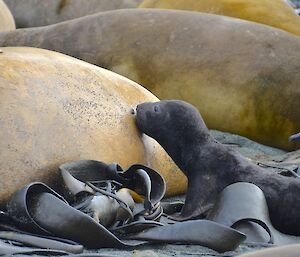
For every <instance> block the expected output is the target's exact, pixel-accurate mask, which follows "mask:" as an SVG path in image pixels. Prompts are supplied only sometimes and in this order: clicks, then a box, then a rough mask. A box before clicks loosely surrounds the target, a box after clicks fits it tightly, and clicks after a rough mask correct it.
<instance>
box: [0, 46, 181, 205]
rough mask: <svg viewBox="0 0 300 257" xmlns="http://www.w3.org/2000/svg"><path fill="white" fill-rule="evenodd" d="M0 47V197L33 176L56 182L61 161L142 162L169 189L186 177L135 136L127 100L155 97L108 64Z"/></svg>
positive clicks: (0, 200)
mask: <svg viewBox="0 0 300 257" xmlns="http://www.w3.org/2000/svg"><path fill="white" fill-rule="evenodd" d="M2 51H3V53H1V54H0V105H1V108H0V129H1V136H0V178H1V180H0V203H1V204H2V203H3V202H4V201H6V200H7V199H8V198H9V197H10V195H11V194H12V193H13V192H14V191H16V190H17V189H19V188H21V187H22V186H24V185H26V184H28V183H29V182H32V181H42V182H45V183H49V185H54V186H56V187H57V184H56V182H59V185H61V183H62V180H61V179H60V177H59V176H58V173H59V171H58V167H59V165H61V164H62V163H65V162H68V161H72V160H80V159H94V160H101V161H103V162H106V163H111V162H117V163H120V165H122V166H123V167H124V168H127V167H128V166H130V165H132V164H134V163H141V164H145V165H149V166H150V167H152V168H154V169H155V170H157V171H159V172H161V174H162V175H163V176H164V178H165V180H166V182H167V187H168V189H167V190H168V193H169V194H175V193H179V192H183V191H184V189H185V178H184V176H183V175H182V173H181V172H180V171H179V170H178V168H176V166H175V164H174V163H173V162H172V160H171V159H170V158H169V157H168V156H167V154H166V153H165V151H164V150H163V149H162V148H161V147H160V146H159V145H158V144H157V143H156V142H155V141H154V140H153V139H151V138H149V137H145V136H141V134H140V133H139V131H138V130H137V128H136V125H135V119H134V116H133V115H132V114H131V108H132V107H135V106H136V105H137V104H138V103H140V102H142V101H157V100H158V99H157V98H156V97H155V96H153V95H152V94H151V93H150V92H148V91H147V90H146V89H144V88H143V87H141V86H139V85H138V84H136V83H134V82H132V81H130V80H128V79H126V78H124V77H122V76H120V75H118V74H115V73H113V72H110V71H107V70H104V69H101V68H99V67H96V66H94V65H91V64H88V63H85V62H82V61H80V60H77V59H74V58H72V57H68V56H65V55H62V54H60V53H55V52H51V51H47V50H43V49H34V48H15V47H12V48H10V47H8V48H2Z"/></svg>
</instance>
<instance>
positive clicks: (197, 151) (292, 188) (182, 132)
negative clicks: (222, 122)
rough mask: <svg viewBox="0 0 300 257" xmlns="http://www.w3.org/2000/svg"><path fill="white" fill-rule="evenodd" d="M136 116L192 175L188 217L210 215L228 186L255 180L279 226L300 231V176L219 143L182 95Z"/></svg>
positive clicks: (149, 106) (151, 105) (140, 107)
mask: <svg viewBox="0 0 300 257" xmlns="http://www.w3.org/2000/svg"><path fill="white" fill-rule="evenodd" d="M136 121H137V126H138V128H139V129H140V130H141V131H142V132H144V133H145V134H147V135H148V136H150V137H152V138H154V139H155V140H156V141H157V142H158V143H159V144H160V145H161V146H162V147H163V148H164V149H165V150H166V151H167V153H168V154H169V155H170V157H171V158H172V159H173V160H174V161H175V163H176V164H177V166H178V167H179V168H180V169H181V170H182V171H183V173H184V174H185V175H186V176H187V178H188V191H187V196H186V203H185V205H184V207H183V210H182V212H181V216H182V218H184V219H185V218H193V217H197V216H200V215H205V213H206V212H207V211H208V210H209V209H210V207H211V204H212V203H213V202H214V201H215V199H216V197H217V195H218V194H219V193H220V192H221V191H222V190H223V189H224V188H225V187H226V186H228V185H230V184H232V183H235V182H250V183H254V184H256V185H257V186H259V187H260V188H261V189H262V190H263V192H264V194H265V196H266V199H267V203H268V207H269V211H270V217H271V220H272V223H273V224H274V226H275V227H276V228H277V229H278V230H280V231H282V232H284V233H287V234H293V235H300V223H299V217H300V198H299V195H300V180H298V179H295V178H291V177H284V176H282V175H279V174H276V173H273V172H270V171H266V170H263V169H261V168H260V167H258V166H257V165H255V164H253V163H251V162H249V161H248V160H247V159H245V158H244V157H242V156H241V155H240V154H239V153H237V152H236V151H234V150H231V149H229V148H227V147H226V146H224V145H222V144H220V143H219V142H217V141H216V140H215V139H214V138H213V137H212V136H211V135H210V134H209V131H208V129H207V127H206V125H205V123H204V121H203V119H202V117H201V115H200V113H199V112H198V110H197V109H196V108H195V107H194V106H192V105H190V104H188V103H186V102H183V101H179V100H165V101H160V102H157V103H143V104H140V105H138V106H137V113H136Z"/></svg>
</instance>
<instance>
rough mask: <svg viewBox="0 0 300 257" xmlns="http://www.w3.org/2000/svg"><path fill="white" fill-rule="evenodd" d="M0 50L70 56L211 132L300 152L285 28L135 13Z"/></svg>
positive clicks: (98, 18)
mask: <svg viewBox="0 0 300 257" xmlns="http://www.w3.org/2000/svg"><path fill="white" fill-rule="evenodd" d="M211 28H213V29H211ZM112 31H113V33H112ZM1 45H3V46H10V45H11V46H12V45H26V46H35V47H40V48H46V49H51V50H55V51H58V52H62V53H65V54H68V55H71V56H75V57H77V58H79V59H82V60H85V61H87V62H90V63H93V64H97V65H98V66H102V67H105V68H108V69H111V70H113V71H115V72H117V73H119V74H122V75H124V76H126V77H128V78H130V79H132V80H134V81H136V82H138V83H139V84H141V85H143V86H145V87H146V88H147V89H149V90H150V91H152V93H154V94H155V95H157V96H158V97H160V98H162V99H166V98H167V99H170V98H175V99H181V100H186V101H188V102H190V103H192V104H194V105H195V106H196V107H197V108H199V110H201V113H202V115H203V117H204V119H205V121H206V122H207V125H208V127H209V128H213V129H218V130H221V131H228V132H231V133H234V134H239V135H243V136H246V137H248V138H251V139H253V140H255V141H258V142H260V143H263V144H266V145H271V146H275V147H279V148H284V149H289V150H291V149H296V148H299V146H300V144H299V142H298V143H293V142H289V141H288V137H289V136H290V135H292V134H295V133H297V132H299V131H300V119H299V110H300V101H299V99H300V91H299V81H300V72H299V71H300V37H297V36H294V35H292V34H290V33H287V32H284V31H282V30H278V29H274V28H271V27H268V26H264V25H260V24H257V23H253V22H247V21H243V20H239V19H233V18H230V17H224V16H217V15H212V14H199V13H196V12H186V11H171V10H150V9H145V10H142V9H140V10H137V9H132V10H118V11H111V12H106V13H101V14H95V15H93V16H87V17H83V18H81V19H77V20H72V21H68V22H64V23H60V24H56V25H52V26H48V27H41V28H34V29H20V30H17V31H15V32H8V33H2V34H0V46H1Z"/></svg>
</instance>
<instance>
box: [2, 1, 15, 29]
mask: <svg viewBox="0 0 300 257" xmlns="http://www.w3.org/2000/svg"><path fill="white" fill-rule="evenodd" d="M14 29H16V25H15V20H14V17H13V16H12V14H11V12H10V11H9V9H8V8H7V6H6V4H5V3H4V2H3V1H2V0H0V32H2V31H9V30H14Z"/></svg>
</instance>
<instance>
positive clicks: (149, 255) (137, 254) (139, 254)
mask: <svg viewBox="0 0 300 257" xmlns="http://www.w3.org/2000/svg"><path fill="white" fill-rule="evenodd" d="M132 257H158V255H157V254H156V253H155V252H153V251H151V250H145V251H138V250H136V251H134V252H133V255H132Z"/></svg>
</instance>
